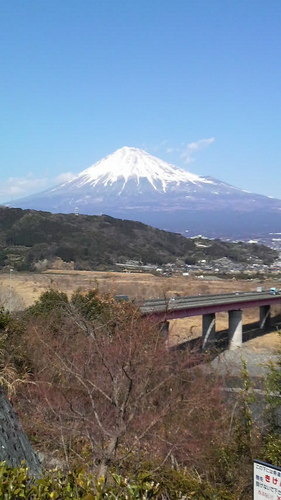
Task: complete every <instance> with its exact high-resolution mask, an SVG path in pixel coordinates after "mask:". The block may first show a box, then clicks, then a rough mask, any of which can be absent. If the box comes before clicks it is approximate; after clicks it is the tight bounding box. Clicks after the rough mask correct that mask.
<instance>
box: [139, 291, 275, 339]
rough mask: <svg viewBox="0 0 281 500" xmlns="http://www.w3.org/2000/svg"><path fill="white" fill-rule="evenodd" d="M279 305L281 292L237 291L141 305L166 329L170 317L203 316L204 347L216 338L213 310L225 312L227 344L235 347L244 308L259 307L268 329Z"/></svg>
mask: <svg viewBox="0 0 281 500" xmlns="http://www.w3.org/2000/svg"><path fill="white" fill-rule="evenodd" d="M277 304H281V294H280V295H279V294H278V295H272V294H270V293H269V292H239V293H227V294H220V295H199V296H198V295H197V296H189V297H176V298H174V299H167V300H165V299H152V300H147V301H145V302H144V303H143V305H142V306H141V311H142V314H143V315H144V316H149V317H151V318H152V319H153V320H155V321H157V322H159V323H163V324H164V325H166V328H167V329H168V325H169V323H168V322H169V320H172V319H176V318H187V317H190V316H202V335H203V342H202V345H203V349H206V348H208V347H209V346H210V345H212V344H213V343H214V341H215V339H216V313H218V312H228V318H229V328H228V346H229V349H236V348H237V347H241V345H242V338H243V337H242V333H243V309H246V308H254V307H259V311H260V322H259V326H260V328H261V329H265V328H268V327H269V326H270V321H271V306H272V305H277Z"/></svg>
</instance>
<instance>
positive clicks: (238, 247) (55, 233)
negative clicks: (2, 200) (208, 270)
mask: <svg viewBox="0 0 281 500" xmlns="http://www.w3.org/2000/svg"><path fill="white" fill-rule="evenodd" d="M200 243H202V245H201V244H200ZM277 256H278V255H277V252H275V251H274V250H272V249H269V248H267V247H265V246H263V245H256V244H246V243H229V242H222V241H219V240H206V239H204V240H203V241H201V242H200V241H199V240H195V239H187V238H184V237H183V236H181V235H179V234H175V233H170V232H166V231H161V230H159V229H155V228H153V227H150V226H147V225H145V224H142V223H140V222H134V221H128V220H121V219H115V218H113V217H109V216H107V215H101V216H89V215H75V214H51V213H49V212H38V211H34V210H21V209H17V208H6V207H0V268H5V267H6V266H11V265H12V266H14V267H15V269H17V270H33V269H35V267H34V266H35V264H36V263H38V262H40V261H43V260H45V259H47V260H48V261H49V262H52V260H54V259H55V258H56V257H60V258H61V259H62V260H64V261H66V262H70V261H74V264H75V268H76V269H94V268H107V267H110V268H112V266H113V265H114V263H115V262H125V261H126V260H127V259H134V260H140V261H142V262H143V263H152V264H159V265H160V264H164V263H168V262H175V261H176V260H177V259H182V260H183V261H184V262H186V263H191V264H195V263H196V262H198V260H200V259H206V260H212V259H217V258H220V257H228V258H229V259H232V260H233V261H235V262H248V261H249V260H251V258H253V257H254V258H259V259H261V260H262V261H263V262H264V263H266V264H270V263H272V262H273V261H274V260H275V259H276V258H277Z"/></svg>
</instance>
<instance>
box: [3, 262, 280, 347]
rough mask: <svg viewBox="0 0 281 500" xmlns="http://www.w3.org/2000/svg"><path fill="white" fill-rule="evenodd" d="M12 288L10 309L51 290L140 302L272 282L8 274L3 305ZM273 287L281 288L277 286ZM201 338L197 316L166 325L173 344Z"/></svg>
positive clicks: (222, 320)
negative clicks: (97, 293) (95, 292)
mask: <svg viewBox="0 0 281 500" xmlns="http://www.w3.org/2000/svg"><path fill="white" fill-rule="evenodd" d="M10 285H11V288H12V297H13V301H12V308H14V309H16V308H17V307H18V308H22V306H23V305H24V306H25V307H28V306H30V305H31V304H33V303H34V301H35V300H37V299H38V297H39V296H40V295H41V293H42V292H44V291H46V290H48V289H50V288H53V289H56V290H59V291H62V292H65V293H66V294H67V295H68V296H69V297H70V296H71V294H72V293H73V292H74V291H75V290H77V289H81V290H82V291H88V290H91V289H93V288H96V287H98V289H99V290H100V292H101V293H111V294H112V295H119V294H120V295H128V296H129V297H130V299H135V300H137V301H141V300H143V299H148V298H156V297H159V298H163V297H171V296H175V295H182V296H185V295H186V296H188V295H199V294H211V293H227V292H233V291H251V290H255V289H256V287H257V286H259V285H262V286H264V287H267V288H269V287H270V286H271V285H272V281H269V280H268V281H267V282H264V283H260V282H259V281H255V280H253V281H248V280H240V281H238V280H234V279H229V280H214V281H206V280H200V279H197V278H192V277H188V278H187V277H182V276H173V277H162V276H154V275H152V274H149V273H117V272H98V271H68V270H67V271H55V270H54V271H51V270H50V271H47V272H45V273H42V274H35V273H16V272H14V273H13V275H12V278H11V281H10V276H9V275H8V274H4V273H2V274H1V276H0V287H1V292H0V301H1V298H3V297H5V303H4V305H7V301H8V300H9V296H10V295H9V288H10ZM275 286H277V287H281V283H276V284H275ZM278 313H280V308H279V309H278V308H273V315H275V314H278ZM258 314H259V311H258V309H246V310H245V311H244V323H245V324H247V323H252V322H255V321H258ZM227 326H228V315H227V313H219V314H217V330H224V329H226V328H227ZM200 335H201V317H198V316H197V317H191V318H184V319H180V320H173V321H171V322H170V342H171V344H175V343H178V342H182V341H185V340H187V339H189V338H195V337H198V336H200Z"/></svg>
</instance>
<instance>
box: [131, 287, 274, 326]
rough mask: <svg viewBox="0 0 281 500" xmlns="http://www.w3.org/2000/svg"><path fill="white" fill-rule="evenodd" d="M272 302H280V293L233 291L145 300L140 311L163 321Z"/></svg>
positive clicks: (272, 303)
mask: <svg viewBox="0 0 281 500" xmlns="http://www.w3.org/2000/svg"><path fill="white" fill-rule="evenodd" d="M274 304H281V295H272V294H270V293H269V292H268V291H266V292H234V293H226V294H216V295H196V296H187V297H175V298H172V299H151V300H146V301H145V302H144V303H143V304H142V306H141V312H142V314H143V315H144V316H152V317H155V319H159V321H162V320H163V321H165V320H169V319H176V318H184V317H188V316H198V315H202V314H209V313H217V312H224V311H232V310H242V309H245V308H250V307H260V306H265V305H269V306H271V305H274Z"/></svg>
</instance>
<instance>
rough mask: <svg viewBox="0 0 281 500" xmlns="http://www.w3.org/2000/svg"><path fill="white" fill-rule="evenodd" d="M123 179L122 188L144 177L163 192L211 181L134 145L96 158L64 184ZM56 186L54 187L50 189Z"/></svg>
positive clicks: (107, 184) (79, 184)
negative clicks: (131, 181)
mask: <svg viewBox="0 0 281 500" xmlns="http://www.w3.org/2000/svg"><path fill="white" fill-rule="evenodd" d="M121 178H122V179H123V188H122V190H121V191H123V189H124V187H125V185H126V183H127V182H128V180H129V179H134V180H135V181H136V183H137V184H138V185H139V184H140V181H141V179H146V180H147V181H148V182H149V183H150V184H151V186H152V187H153V188H154V189H155V191H163V192H166V190H167V186H168V185H171V184H173V185H174V184H176V185H179V184H181V183H186V182H189V183H192V184H200V183H205V184H213V181H211V180H207V179H204V178H203V177H199V176H198V175H196V174H192V173H191V172H186V171H185V170H182V169H180V168H177V167H174V166H173V165H170V164H169V163H167V162H165V161H163V160H160V159H159V158H156V157H155V156H152V155H150V154H148V153H147V152H146V151H143V150H142V149H137V148H130V147H127V146H125V147H123V148H121V149H118V150H117V151H115V153H113V154H111V155H109V156H107V157H106V158H104V159H102V160H100V161H98V162H97V163H95V164H94V165H92V166H91V167H89V168H87V169H86V170H83V172H81V173H80V174H79V175H78V176H77V177H76V178H75V179H74V180H72V181H70V182H68V183H65V184H64V186H65V185H67V184H72V185H74V184H75V185H76V186H77V187H82V186H86V185H89V186H91V187H93V188H94V187H96V186H97V184H102V185H103V186H110V185H112V184H114V183H115V182H117V181H118V180H120V179H121ZM55 190H56V188H54V191H55Z"/></svg>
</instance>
